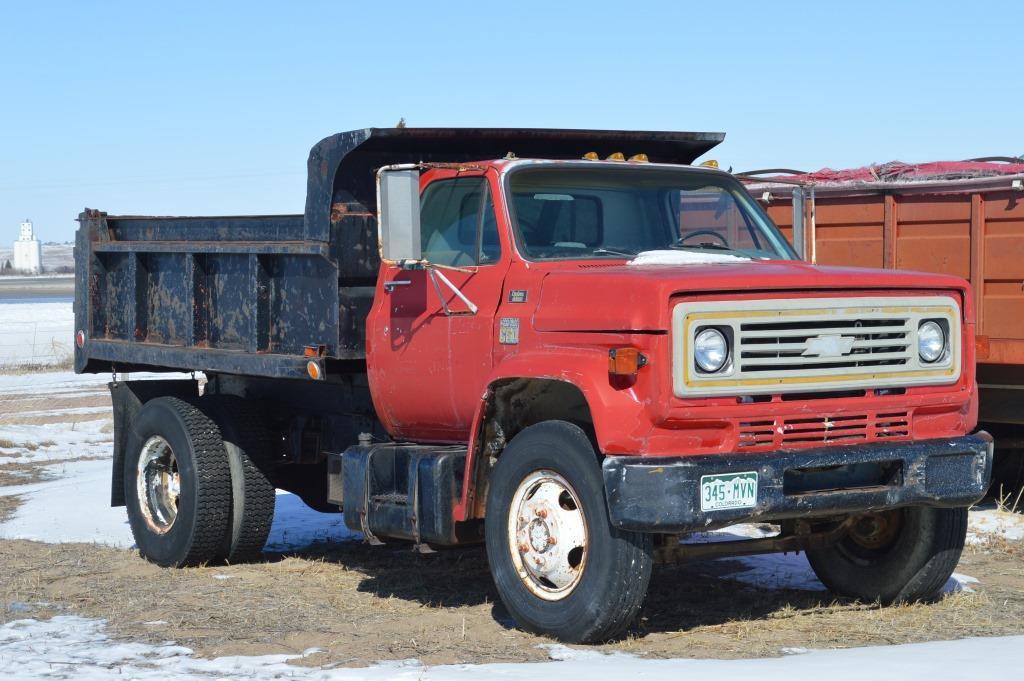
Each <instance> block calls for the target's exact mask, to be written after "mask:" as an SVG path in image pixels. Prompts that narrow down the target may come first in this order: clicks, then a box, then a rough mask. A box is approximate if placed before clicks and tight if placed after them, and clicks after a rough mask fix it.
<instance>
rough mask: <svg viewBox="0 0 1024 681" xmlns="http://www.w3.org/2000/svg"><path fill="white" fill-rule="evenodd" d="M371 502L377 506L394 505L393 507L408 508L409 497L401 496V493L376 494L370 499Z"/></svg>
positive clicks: (406, 495)
mask: <svg viewBox="0 0 1024 681" xmlns="http://www.w3.org/2000/svg"><path fill="white" fill-rule="evenodd" d="M370 501H372V502H374V503H377V504H392V505H393V506H408V505H409V495H408V494H401V493H399V492H390V493H388V494H375V495H373V496H372V497H370Z"/></svg>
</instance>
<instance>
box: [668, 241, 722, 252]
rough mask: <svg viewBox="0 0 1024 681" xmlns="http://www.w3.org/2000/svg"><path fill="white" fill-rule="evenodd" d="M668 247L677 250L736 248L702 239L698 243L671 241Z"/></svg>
mask: <svg viewBox="0 0 1024 681" xmlns="http://www.w3.org/2000/svg"><path fill="white" fill-rule="evenodd" d="M668 247H669V248H671V249H674V250H677V251H682V250H686V249H693V250H697V251H700V250H712V251H730V252H732V251H735V250H736V249H734V248H729V247H728V246H723V245H722V244H716V243H714V242H712V241H704V242H701V243H699V244H682V243H679V242H678V241H676V242H673V243H671V244H669V245H668Z"/></svg>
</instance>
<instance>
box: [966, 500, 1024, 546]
mask: <svg viewBox="0 0 1024 681" xmlns="http://www.w3.org/2000/svg"><path fill="white" fill-rule="evenodd" d="M985 535H995V536H997V537H1002V538H1003V539H1009V540H1011V541H1021V540H1024V515H1021V514H1020V513H1010V512H1009V511H1000V510H998V509H994V508H993V509H984V510H981V509H971V512H970V514H969V515H968V521H967V541H968V543H971V544H978V543H980V542H982V541H984V539H985Z"/></svg>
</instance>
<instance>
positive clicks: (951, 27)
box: [0, 0, 1024, 242]
mask: <svg viewBox="0 0 1024 681" xmlns="http://www.w3.org/2000/svg"><path fill="white" fill-rule="evenodd" d="M1022 26H1024V3H1022V2H1020V1H1019V0H1016V1H1010V2H974V3H969V4H968V3H959V2H946V3H940V2H897V1H894V0H890V1H889V2H848V3H833V2H818V3H786V2H772V3H768V2H758V3H745V2H717V3H708V2H699V3H696V2H695V3H690V2H682V1H679V0H677V1H675V2H670V1H669V2H640V1H635V2H631V3H624V2H615V3H602V2H594V1H591V2H585V3H568V2H566V3H556V2H552V1H551V0H549V1H548V2H530V1H522V0H516V1H515V2H507V3H498V2H437V3H428V2H419V3H415V4H413V3H403V2H386V3H384V2H381V3H368V2H360V3H351V4H350V3H345V2H323V3H320V2H290V3H284V2H281V3H261V2H244V3H228V2H216V3H214V2H201V3H183V2H165V3H142V2H126V3H116V2H103V3H100V2H96V3H88V2H68V3H56V2H44V1H38V2H31V3H30V2H17V3H14V2H4V3H3V4H2V5H0V241H3V242H6V241H8V240H13V238H14V237H15V234H16V230H17V224H18V222H20V221H21V220H22V219H24V218H25V217H31V218H32V219H33V220H34V221H35V222H36V225H37V230H38V232H39V234H40V237H41V238H43V239H45V240H65V239H71V238H72V235H73V231H74V228H75V222H74V218H75V217H76V216H77V214H78V212H79V211H80V210H81V209H82V208H83V207H84V206H89V207H92V208H100V209H103V210H106V211H108V212H111V213H122V214H128V213H136V214H137V213H144V214H164V215H166V214H219V213H225V214H240V213H277V212H299V211H301V209H302V205H303V201H304V196H305V175H304V171H305V160H306V155H307V153H308V151H309V147H310V146H312V145H313V143H315V142H316V141H317V140H319V139H321V138H322V137H324V136H326V135H328V134H331V133H334V132H338V131H341V130H348V129H352V128H360V127H366V126H389V125H393V124H394V123H396V122H397V121H398V119H399V118H401V117H405V119H406V121H407V122H408V124H409V125H410V126H446V125H451V126H509V127H584V128H585V127H595V128H627V129H650V130H712V131H722V132H726V133H727V134H728V137H727V138H726V142H725V143H724V144H723V145H722V146H721V147H719V148H718V149H716V150H715V151H713V152H712V153H711V154H710V155H709V157H713V158H717V159H718V160H719V161H720V162H721V163H722V165H723V167H728V166H732V167H733V168H734V169H735V170H737V171H738V170H749V169H752V168H763V167H769V166H779V165H784V166H788V167H796V168H801V169H817V168H820V167H823V166H831V167H848V166H855V165H862V164H866V163H871V162H876V161H888V160H893V159H899V160H905V161H923V160H937V159H961V158H968V157H974V156H981V155H996V154H999V155H1009V154H1012V155H1017V154H1024V135H1022V124H1021V121H1022V115H1021V111H1022V110H1024V87H1022V86H1024V68H1022V67H1024V55H1022V50H1021V45H1022V42H1024V33H1022V30H1024V29H1022ZM4 235H7V236H4Z"/></svg>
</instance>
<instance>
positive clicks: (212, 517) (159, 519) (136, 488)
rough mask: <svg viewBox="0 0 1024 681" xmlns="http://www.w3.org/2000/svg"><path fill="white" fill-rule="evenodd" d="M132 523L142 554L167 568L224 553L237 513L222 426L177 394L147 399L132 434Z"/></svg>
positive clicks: (128, 490) (127, 476)
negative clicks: (233, 511)
mask: <svg viewBox="0 0 1024 681" xmlns="http://www.w3.org/2000/svg"><path fill="white" fill-rule="evenodd" d="M124 466H125V467H124V483H125V489H124V493H125V501H126V505H127V508H128V521H129V524H130V525H131V528H132V535H133V536H134V537H135V544H136V545H137V546H138V549H139V553H140V554H142V557H143V558H145V559H146V560H149V561H150V562H153V563H156V564H157V565H162V566H164V567H182V566H186V565H199V564H202V563H207V562H210V561H213V560H216V559H217V558H218V557H219V554H220V551H221V548H222V545H223V542H224V534H225V532H227V530H228V525H229V519H230V512H231V469H230V466H229V465H228V457H227V454H226V453H225V451H224V443H223V441H222V440H221V434H220V430H219V429H218V428H217V425H216V424H215V423H214V422H213V421H212V420H210V418H209V417H207V416H206V415H205V414H203V413H202V412H201V411H199V409H197V408H196V407H195V406H193V405H191V404H189V403H188V402H185V401H183V400H180V399H178V398H176V397H159V398H156V399H154V400H150V401H149V402H147V403H146V404H145V405H144V406H143V407H142V409H141V410H140V411H139V413H138V416H136V418H135V421H134V423H133V424H132V427H131V430H130V432H129V435H128V442H127V447H126V450H125V461H124Z"/></svg>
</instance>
